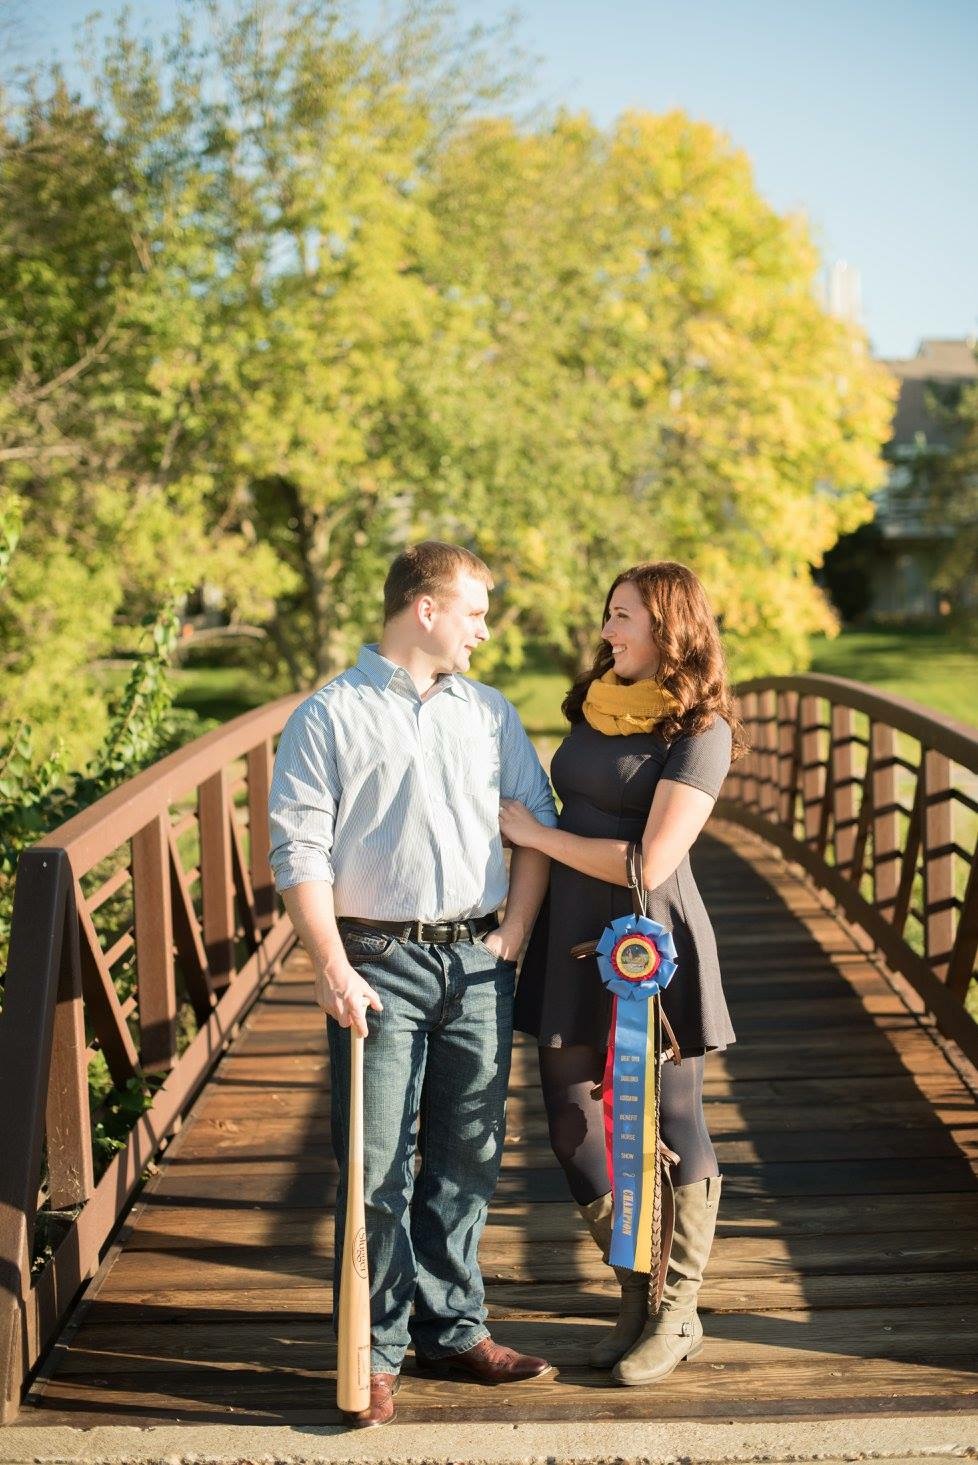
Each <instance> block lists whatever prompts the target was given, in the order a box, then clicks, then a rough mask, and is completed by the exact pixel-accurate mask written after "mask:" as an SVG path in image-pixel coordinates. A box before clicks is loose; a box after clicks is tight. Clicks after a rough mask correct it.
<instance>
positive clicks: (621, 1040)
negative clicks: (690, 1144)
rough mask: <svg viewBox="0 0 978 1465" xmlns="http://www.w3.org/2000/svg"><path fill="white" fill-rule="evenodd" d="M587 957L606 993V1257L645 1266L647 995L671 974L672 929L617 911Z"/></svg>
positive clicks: (653, 1027) (649, 1181) (651, 1066)
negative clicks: (610, 1204) (609, 1001)
mask: <svg viewBox="0 0 978 1465" xmlns="http://www.w3.org/2000/svg"><path fill="white" fill-rule="evenodd" d="M595 955H596V956H597V959H598V971H599V973H600V976H601V980H602V982H603V983H604V984H605V986H606V987H607V988H608V990H609V992H611V993H612V994H613V997H614V1006H613V1012H612V1021H611V1037H610V1040H609V1043H608V1062H607V1067H606V1069H605V1078H604V1113H605V1144H606V1148H607V1152H608V1169H609V1172H610V1174H611V1177H612V1187H613V1190H614V1226H613V1230H612V1236H611V1250H610V1253H609V1257H608V1260H609V1261H610V1262H611V1264H612V1266H616V1267H618V1266H620V1267H629V1268H631V1270H632V1271H636V1272H650V1271H651V1270H652V1237H653V1229H654V1222H653V1215H654V1205H655V1187H656V1185H657V1184H658V1183H659V1182H658V1163H657V1161H658V1135H657V1133H656V1103H655V1086H656V1084H657V1083H658V1081H659V1074H658V1064H659V1055H658V1027H659V1025H658V1022H657V1021H655V1020H654V1016H655V1014H654V1005H653V1003H652V998H653V997H657V996H658V995H659V993H660V992H662V991H664V989H665V988H666V987H667V986H668V985H669V983H670V981H671V980H672V978H673V975H674V974H675V971H676V966H677V958H676V947H675V943H674V942H673V939H672V933H671V932H670V931H668V930H667V929H666V927H665V926H662V925H660V924H659V922H658V921H653V920H650V919H649V917H648V916H638V915H630V916H619V918H618V919H617V920H615V921H612V923H611V925H610V926H607V927H606V928H605V930H604V931H603V932H602V934H601V939H600V940H599V941H598V943H597V946H596V947H595Z"/></svg>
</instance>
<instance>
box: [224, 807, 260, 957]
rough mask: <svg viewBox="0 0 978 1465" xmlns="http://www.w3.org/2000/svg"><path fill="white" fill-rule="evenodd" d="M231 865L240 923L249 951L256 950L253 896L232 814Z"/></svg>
mask: <svg viewBox="0 0 978 1465" xmlns="http://www.w3.org/2000/svg"><path fill="white" fill-rule="evenodd" d="M231 866H232V869H233V872H234V893H235V896H236V898H237V902H238V910H239V912H240V915H241V924H242V927H243V929H244V937H245V941H246V943H247V946H248V950H249V951H257V950H258V945H259V942H260V941H261V932H260V931H259V929H258V922H257V920H256V919H255V897H254V894H253V892H252V889H251V880H250V878H249V875H248V867H247V865H246V864H245V858H244V851H243V850H242V848H241V832H240V830H239V829H238V823H237V820H236V819H235V817H234V815H233V814H232V815H231Z"/></svg>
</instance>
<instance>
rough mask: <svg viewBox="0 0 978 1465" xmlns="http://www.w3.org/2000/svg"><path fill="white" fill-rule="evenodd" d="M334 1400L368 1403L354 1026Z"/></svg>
mask: <svg viewBox="0 0 978 1465" xmlns="http://www.w3.org/2000/svg"><path fill="white" fill-rule="evenodd" d="M336 1402H337V1403H338V1405H339V1407H340V1408H341V1409H343V1410H345V1411H346V1412H347V1413H348V1414H356V1413H357V1412H358V1411H359V1410H361V1409H366V1408H367V1407H368V1405H369V1404H370V1282H369V1279H368V1276H367V1230H366V1223H365V1219H364V1212H363V1038H362V1037H361V1036H360V1034H359V1033H358V1032H357V1031H356V1029H355V1028H351V1029H350V1134H349V1144H348V1148H347V1157H346V1228H345V1231H344V1234H343V1258H342V1265H341V1268H340V1322H339V1329H338V1346H337V1358H336Z"/></svg>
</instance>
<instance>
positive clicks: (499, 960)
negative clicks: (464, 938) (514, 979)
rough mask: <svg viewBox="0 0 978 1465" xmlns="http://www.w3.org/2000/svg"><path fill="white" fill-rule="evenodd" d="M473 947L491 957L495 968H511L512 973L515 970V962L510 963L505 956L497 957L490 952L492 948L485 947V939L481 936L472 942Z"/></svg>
mask: <svg viewBox="0 0 978 1465" xmlns="http://www.w3.org/2000/svg"><path fill="white" fill-rule="evenodd" d="M486 934H487V935H488V934H489V933H488V932H487V933H486ZM473 945H474V946H481V947H482V949H483V951H484V952H485V953H486V955H487V956H489V957H491V958H492V960H493V961H494V962H495V963H496V965H497V966H501V967H512V968H513V970H514V971H515V970H516V962H515V960H513V961H510V959H509V957H507V956H497V954H496V953H495V952H494V951H493V950H492V948H491V947H489V946H487V945H486V942H485V937H483V936H477V937H476V938H475V941H474V942H473Z"/></svg>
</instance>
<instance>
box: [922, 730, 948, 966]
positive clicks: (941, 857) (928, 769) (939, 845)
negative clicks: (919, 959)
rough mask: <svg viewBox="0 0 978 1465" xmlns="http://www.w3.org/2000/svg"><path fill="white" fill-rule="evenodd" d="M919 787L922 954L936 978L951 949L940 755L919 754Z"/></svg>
mask: <svg viewBox="0 0 978 1465" xmlns="http://www.w3.org/2000/svg"><path fill="white" fill-rule="evenodd" d="M921 753H922V761H921V779H922V783H923V820H922V833H923V854H924V950H925V952H926V954H927V960H928V961H929V962H930V964H931V967H932V968H933V970H934V972H935V974H936V975H937V976H938V977H942V978H943V977H946V976H947V969H948V963H949V961H950V959H951V948H952V947H953V945H954V855H953V854H952V852H951V848H950V846H951V844H952V841H953V839H954V826H953V819H952V812H951V765H950V763H949V761H948V759H947V758H945V756H944V755H943V753H937V752H935V751H934V750H933V749H931V748H928V749H927V750H926V751H925V750H923V749H922V750H921Z"/></svg>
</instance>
